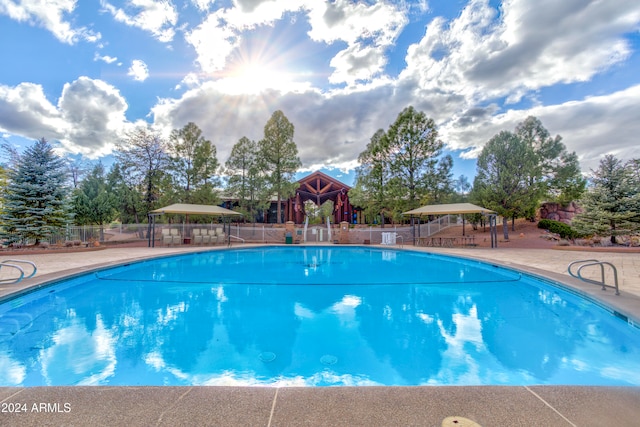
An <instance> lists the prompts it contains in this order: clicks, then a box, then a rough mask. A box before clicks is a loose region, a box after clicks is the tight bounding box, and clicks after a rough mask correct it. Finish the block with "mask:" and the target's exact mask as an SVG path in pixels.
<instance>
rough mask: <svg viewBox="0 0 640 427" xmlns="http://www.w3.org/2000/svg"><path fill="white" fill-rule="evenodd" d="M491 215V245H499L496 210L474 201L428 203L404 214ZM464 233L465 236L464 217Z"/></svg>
mask: <svg viewBox="0 0 640 427" xmlns="http://www.w3.org/2000/svg"><path fill="white" fill-rule="evenodd" d="M475 213H479V214H482V215H488V216H489V234H490V235H491V247H492V248H495V247H497V246H498V237H497V236H498V234H497V229H496V212H495V211H492V210H491V209H487V208H483V207H482V206H477V205H474V204H472V203H447V204H440V205H426V206H422V207H419V208H416V209H413V210H410V211H407V212H403V213H402V215H406V216H410V217H422V216H425V215H432V216H438V215H464V214H475ZM462 235H463V236H464V217H462Z"/></svg>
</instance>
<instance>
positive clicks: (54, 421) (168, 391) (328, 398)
mask: <svg viewBox="0 0 640 427" xmlns="http://www.w3.org/2000/svg"><path fill="white" fill-rule="evenodd" d="M219 249H223V248H214V249H212V250H219ZM406 249H414V248H413V247H408V246H407V247H406ZM198 250H203V248H193V247H191V248H181V247H178V248H153V249H149V248H114V249H105V250H100V251H95V252H77V253H68V254H46V255H25V256H21V257H19V258H21V259H28V260H31V261H34V262H35V263H36V264H37V266H38V274H37V275H36V276H35V277H34V278H32V279H27V280H24V281H23V282H22V283H21V284H20V285H6V284H4V285H0V300H1V299H3V298H6V297H7V296H8V295H9V294H11V293H15V292H16V291H20V290H24V289H26V288H28V287H34V286H35V287H38V286H40V285H41V284H42V283H43V282H49V281H51V280H55V279H57V278H60V277H63V276H67V275H70V274H78V273H82V272H86V271H87V270H90V269H92V268H96V267H104V266H112V265H117V264H120V263H123V262H127V261H131V260H136V259H144V258H147V257H150V256H158V255H168V254H174V253H182V252H185V251H198ZM207 250H208V249H207ZM418 250H425V251H427V249H422V248H418ZM428 251H429V252H436V253H443V254H452V255H458V256H463V257H469V258H474V259H482V260H486V261H489V262H493V263H496V264H500V265H507V266H511V267H514V268H518V269H521V270H523V271H525V272H528V273H531V274H535V275H538V276H541V277H546V278H549V279H552V280H555V281H561V282H562V283H563V284H565V285H566V286H568V287H570V288H572V289H574V290H576V291H577V292H579V293H582V294H584V295H586V296H588V297H590V298H593V299H597V300H599V301H601V302H602V303H603V304H604V305H606V306H608V307H611V308H613V309H614V310H616V311H619V312H620V313H622V314H624V315H627V316H628V317H629V318H630V319H631V321H634V322H638V319H640V254H632V253H603V252H599V253H591V252H575V251H563V250H547V249H508V248H505V249H500V248H499V249H494V250H491V249H478V248H475V249H439V248H429V249H428ZM5 258H7V257H3V258H1V259H5ZM12 258H13V257H12ZM591 258H596V259H599V260H601V261H608V262H611V263H613V264H614V265H615V266H616V267H617V268H618V273H619V282H620V290H621V295H620V296H615V295H613V292H612V291H611V290H607V291H601V290H600V288H599V287H598V286H595V285H588V284H585V283H583V282H581V281H579V280H577V279H574V278H571V277H570V276H569V275H568V274H567V271H566V269H567V266H568V264H569V263H570V262H572V261H576V260H581V259H591ZM0 272H1V271H0ZM0 278H2V276H0ZM639 324H640V323H639ZM0 362H1V360H0ZM0 405H1V406H0V425H12V426H47V425H52V426H53V425H78V426H88V425H114V426H118V425H128V426H151V425H158V426H164V425H172V426H173V425H178V426H180V425H185V426H192V425H216V426H227V425H228V426H240V425H246V426H337V425H341V426H342V425H344V426H405V425H407V426H408V425H415V426H441V425H443V426H444V425H447V426H456V425H458V426H459V425H465V424H464V419H462V418H460V421H459V422H458V423H454V424H446V423H445V424H443V420H445V419H446V418H447V417H451V416H454V417H464V418H466V419H469V420H472V421H475V422H476V423H477V424H479V425H481V426H485V427H486V426H507V425H508V426H565V425H566V426H612V425H621V426H623V425H624V426H632V425H640V388H637V387H562V386H529V387H357V388H351V387H336V388H332V387H330V388H286V387H285V388H275V387H265V388H259V387H255V388H245V387H233V388H229V387H33V388H11V387H6V388H0Z"/></svg>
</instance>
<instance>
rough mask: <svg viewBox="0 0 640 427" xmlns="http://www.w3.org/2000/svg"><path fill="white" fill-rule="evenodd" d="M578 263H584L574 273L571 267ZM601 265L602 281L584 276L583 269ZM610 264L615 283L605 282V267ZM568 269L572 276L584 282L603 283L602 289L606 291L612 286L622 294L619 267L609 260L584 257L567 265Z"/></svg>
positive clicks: (617, 292) (617, 293)
mask: <svg viewBox="0 0 640 427" xmlns="http://www.w3.org/2000/svg"><path fill="white" fill-rule="evenodd" d="M577 264H582V265H581V266H580V267H578V270H577V271H576V272H575V274H574V273H573V271H571V267H573V266H574V265H577ZM596 265H599V266H600V272H601V274H602V280H601V281H597V280H593V279H588V278H586V277H582V269H583V268H585V267H593V266H596ZM605 265H606V266H609V267H611V269H612V270H613V281H614V284H613V285H607V284H606V282H605V275H604V267H605ZM567 270H568V271H569V275H571V276H572V277H575V278H576V279H580V280H582V281H584V282H587V283H592V284H594V285H601V286H602V290H603V291H606V290H607V288H611V289H615V290H616V295H620V290H619V289H618V269H617V268H616V266H615V265H613V264H611V263H610V262H607V261H599V260H597V259H583V260H580V261H574V262H572V263H571V264H569V267H567Z"/></svg>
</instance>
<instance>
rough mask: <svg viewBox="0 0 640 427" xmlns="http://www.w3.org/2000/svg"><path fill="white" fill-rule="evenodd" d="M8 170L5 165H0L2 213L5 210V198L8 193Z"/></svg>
mask: <svg viewBox="0 0 640 427" xmlns="http://www.w3.org/2000/svg"><path fill="white" fill-rule="evenodd" d="M7 184H8V181H7V170H6V169H5V168H4V166H2V165H0V214H2V212H4V204H5V201H4V198H5V195H6V194H7Z"/></svg>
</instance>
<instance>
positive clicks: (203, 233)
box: [200, 228, 211, 245]
mask: <svg viewBox="0 0 640 427" xmlns="http://www.w3.org/2000/svg"><path fill="white" fill-rule="evenodd" d="M200 236H202V243H203V244H205V245H208V244H209V243H211V236H210V235H209V233H208V230H207V229H206V228H201V229H200Z"/></svg>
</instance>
